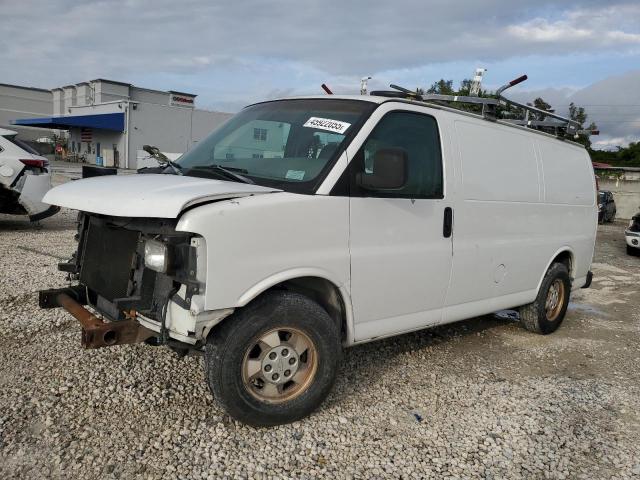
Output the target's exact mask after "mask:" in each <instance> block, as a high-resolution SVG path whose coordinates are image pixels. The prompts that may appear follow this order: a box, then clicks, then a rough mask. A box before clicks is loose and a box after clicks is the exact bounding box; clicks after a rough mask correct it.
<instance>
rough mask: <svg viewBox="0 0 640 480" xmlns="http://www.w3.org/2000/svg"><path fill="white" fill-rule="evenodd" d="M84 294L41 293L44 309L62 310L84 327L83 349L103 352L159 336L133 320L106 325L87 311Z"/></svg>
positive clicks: (71, 291)
mask: <svg viewBox="0 0 640 480" xmlns="http://www.w3.org/2000/svg"><path fill="white" fill-rule="evenodd" d="M84 298H85V297H84V295H83V292H80V291H78V290H77V289H73V287H72V288H69V289H59V290H46V291H42V292H40V298H39V303H40V306H41V307H43V308H56V307H62V308H64V309H65V310H66V311H67V312H69V313H70V314H71V315H72V316H73V317H74V318H75V319H76V320H78V321H79V322H80V324H81V325H82V346H83V347H84V348H101V347H110V346H113V345H123V344H129V343H140V342H144V341H146V340H148V339H150V338H152V337H155V336H157V333H156V332H154V331H152V330H149V329H147V328H145V327H143V326H141V325H140V324H139V323H138V322H137V321H136V320H134V319H127V320H120V321H117V322H105V321H103V320H102V319H101V318H98V317H96V316H95V315H94V314H93V313H91V312H90V311H89V310H87V309H86V308H84V307H83V306H82V304H81V303H85V302H84Z"/></svg>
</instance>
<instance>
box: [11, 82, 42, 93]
mask: <svg viewBox="0 0 640 480" xmlns="http://www.w3.org/2000/svg"><path fill="white" fill-rule="evenodd" d="M0 87H10V88H21V89H23V90H33V91H35V92H48V93H51V90H47V89H46V88H37V87H25V86H22V85H12V84H10V83H0Z"/></svg>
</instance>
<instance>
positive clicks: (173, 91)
mask: <svg viewBox="0 0 640 480" xmlns="http://www.w3.org/2000/svg"><path fill="white" fill-rule="evenodd" d="M167 92H169V93H177V94H178V95H186V96H188V97H194V98H195V97H197V96H198V95H197V94H195V93H187V92H178V91H177V90H167Z"/></svg>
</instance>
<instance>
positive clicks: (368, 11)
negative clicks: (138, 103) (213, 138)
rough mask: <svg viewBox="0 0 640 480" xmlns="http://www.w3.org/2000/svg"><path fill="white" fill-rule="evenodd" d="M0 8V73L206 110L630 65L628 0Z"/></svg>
mask: <svg viewBox="0 0 640 480" xmlns="http://www.w3.org/2000/svg"><path fill="white" fill-rule="evenodd" d="M603 3H604V4H603ZM559 5H560V6H559ZM0 9H1V12H2V14H1V16H0V65H2V66H3V68H2V70H1V73H0V82H3V83H16V84H22V85H33V86H39V87H48V88H53V87H57V86H60V85H64V84H69V83H76V82H79V81H86V80H89V79H92V78H97V77H102V78H113V79H115V80H121V81H126V82H131V83H134V84H137V85H140V86H144V87H148V88H161V89H175V90H185V91H193V92H195V93H198V94H199V97H198V103H199V105H200V106H205V107H208V108H219V109H232V110H237V109H238V108H240V107H241V106H243V105H246V104H247V103H251V102H253V101H257V100H260V99H264V98H269V97H270V96H273V95H275V94H278V93H280V92H286V93H291V94H306V93H314V92H319V85H320V83H323V82H326V83H328V84H330V85H331V86H332V87H333V89H334V90H336V91H340V92H354V93H355V92H356V91H357V89H358V83H359V79H360V77H362V76H363V75H372V76H373V77H374V79H373V81H372V82H371V86H372V87H373V88H381V87H386V86H387V84H388V83H391V82H393V83H398V84H408V85H410V86H418V85H421V86H424V85H428V84H430V83H431V82H433V81H435V80H437V79H439V78H441V77H445V78H456V79H458V80H459V79H462V78H464V77H468V76H469V75H470V74H471V72H472V71H473V68H475V67H476V66H480V65H483V66H486V67H489V68H490V72H489V74H490V76H489V78H488V81H491V82H496V83H499V82H501V81H503V80H507V79H508V78H510V77H512V76H515V74H518V73H521V72H524V71H527V72H528V73H530V76H531V78H532V82H533V81H535V82H537V84H536V86H540V87H544V86H550V85H556V86H557V85H559V86H572V85H577V86H579V87H583V86H585V85H586V84H589V83H592V82H593V81H595V80H597V79H600V78H604V77H607V76H610V75H612V74H615V73H618V72H619V71H620V70H619V68H624V69H625V70H628V69H629V68H631V67H629V65H632V64H634V63H635V64H638V63H640V5H639V4H638V2H637V1H628V0H611V1H609V2H601V1H596V0H566V1H564V2H562V3H561V4H559V3H558V2H557V0H535V1H534V0H527V1H517V2H514V1H513V0H484V1H482V2H478V1H475V0H430V1H429V2H424V1H423V0H396V1H394V2H384V3H383V2H370V1H369V0H352V1H349V2H343V1H338V0H309V1H305V2H300V1H299V0H272V1H270V2H268V3H265V2H264V1H262V0H244V1H241V2H213V1H210V0H183V1H181V2H175V1H173V0H154V1H153V2H148V1H142V0H85V1H82V2H78V1H77V0H55V1H54V0H21V1H9V0H0ZM614 60H615V62H614ZM549 65H553V68H550V67H549ZM578 67H580V70H579V69H578ZM578 71H579V72H585V73H584V74H582V73H576V72H578ZM536 73H537V75H535V74H536ZM534 78H536V79H537V80H534ZM552 78H553V81H552V80H551V79H552Z"/></svg>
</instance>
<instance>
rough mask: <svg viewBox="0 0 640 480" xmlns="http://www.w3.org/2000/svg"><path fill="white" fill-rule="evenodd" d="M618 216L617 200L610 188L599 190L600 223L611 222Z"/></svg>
mask: <svg viewBox="0 0 640 480" xmlns="http://www.w3.org/2000/svg"><path fill="white" fill-rule="evenodd" d="M615 218H616V202H615V201H614V199H613V193H611V192H610V191H608V190H600V191H599V192H598V223H611V222H613V221H614V220H615Z"/></svg>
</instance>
